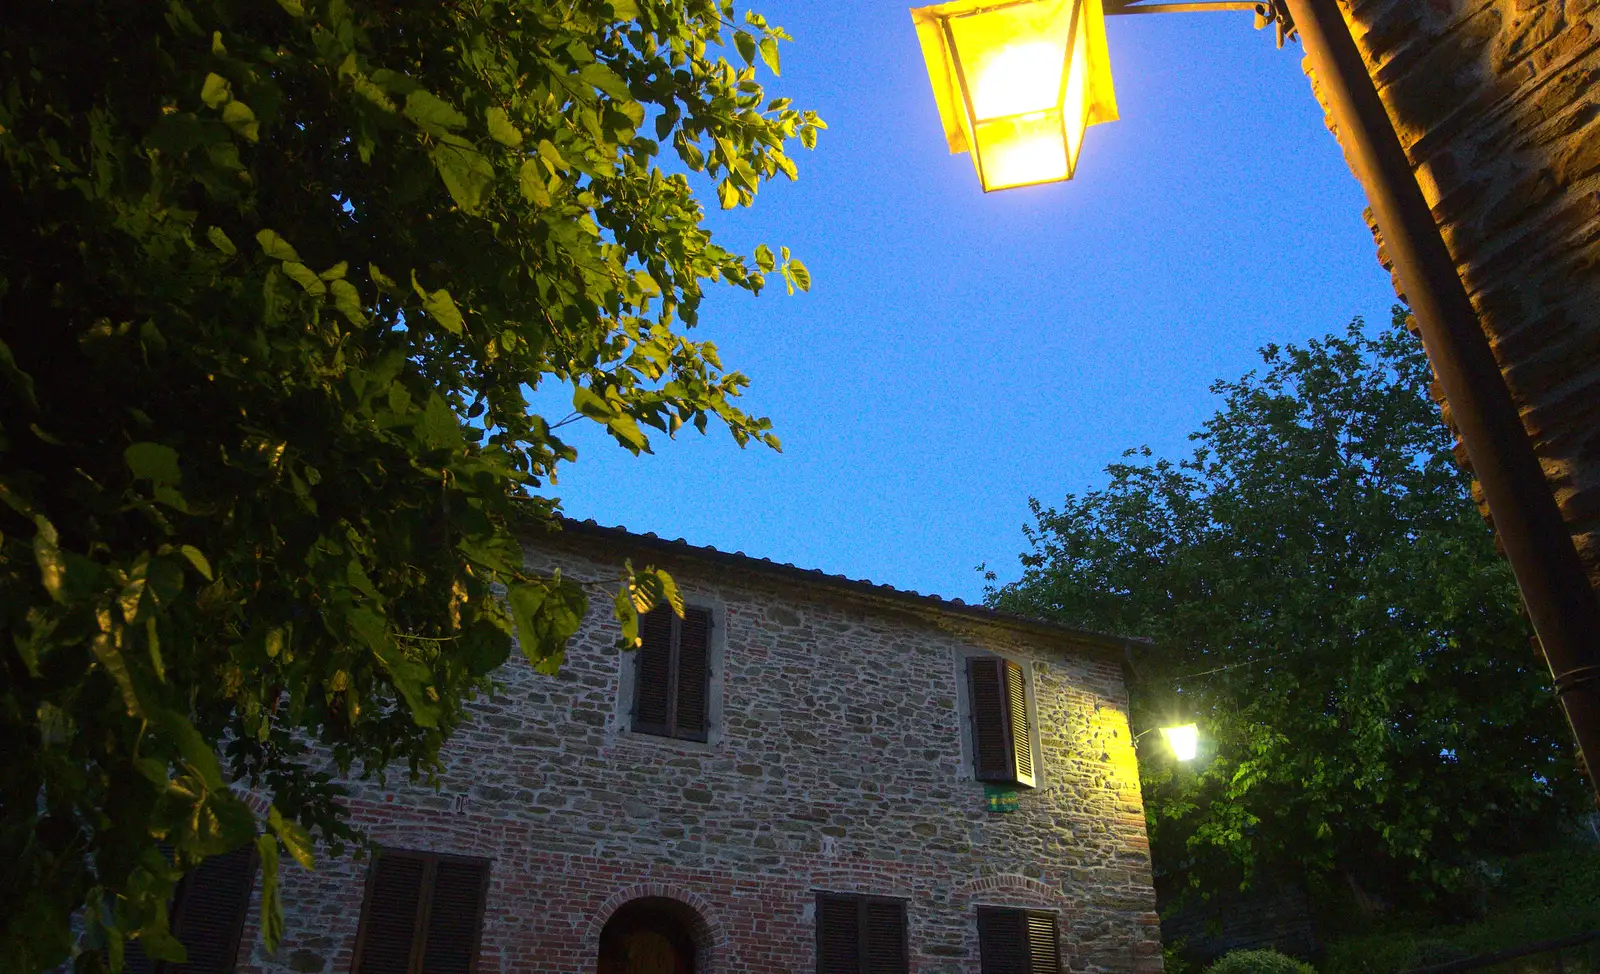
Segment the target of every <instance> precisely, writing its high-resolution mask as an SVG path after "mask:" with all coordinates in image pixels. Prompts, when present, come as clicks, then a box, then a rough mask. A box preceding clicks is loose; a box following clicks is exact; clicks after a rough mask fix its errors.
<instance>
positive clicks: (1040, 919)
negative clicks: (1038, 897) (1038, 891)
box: [1028, 910, 1061, 974]
mask: <svg viewBox="0 0 1600 974" xmlns="http://www.w3.org/2000/svg"><path fill="white" fill-rule="evenodd" d="M1028 956H1029V958H1030V959H1031V960H1032V961H1033V968H1032V971H1031V972H1030V974H1059V972H1060V970H1061V938H1060V936H1059V935H1058V934H1057V933H1056V915H1055V914H1054V913H1046V912H1044V911H1043V910H1029V911H1028Z"/></svg>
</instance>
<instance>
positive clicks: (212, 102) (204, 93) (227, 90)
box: [200, 73, 233, 108]
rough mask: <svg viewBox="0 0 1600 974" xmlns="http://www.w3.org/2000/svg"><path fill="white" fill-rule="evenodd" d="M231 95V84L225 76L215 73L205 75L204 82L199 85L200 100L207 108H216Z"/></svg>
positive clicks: (224, 102)
mask: <svg viewBox="0 0 1600 974" xmlns="http://www.w3.org/2000/svg"><path fill="white" fill-rule="evenodd" d="M232 97H233V86H232V85H230V84H229V83H228V79H227V78H224V77H223V76H222V75H220V74H215V73H213V74H208V75H206V80H205V83H204V84H203V85H201V86H200V100H201V101H203V102H205V103H206V107H207V108H217V107H219V106H221V105H223V104H226V103H227V102H228V100H229V99H231V98H232Z"/></svg>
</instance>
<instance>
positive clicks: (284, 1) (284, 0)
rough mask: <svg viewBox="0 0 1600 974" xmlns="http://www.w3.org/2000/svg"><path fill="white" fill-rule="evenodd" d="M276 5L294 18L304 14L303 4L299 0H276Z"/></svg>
mask: <svg viewBox="0 0 1600 974" xmlns="http://www.w3.org/2000/svg"><path fill="white" fill-rule="evenodd" d="M278 6H280V7H282V8H283V9H284V10H285V11H287V12H288V14H289V16H291V17H294V18H296V19H298V18H301V17H304V16H305V15H306V8H305V5H304V4H302V3H301V2H300V0H278Z"/></svg>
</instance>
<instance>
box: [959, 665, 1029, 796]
mask: <svg viewBox="0 0 1600 974" xmlns="http://www.w3.org/2000/svg"><path fill="white" fill-rule="evenodd" d="M967 690H968V696H969V698H970V702H971V710H972V764H973V771H974V774H975V776H976V777H977V779H978V780H979V781H991V782H995V783H998V784H1010V785H1024V786H1026V787H1029V788H1032V787H1034V785H1035V784H1037V782H1038V777H1037V775H1036V773H1035V768H1034V765H1035V761H1034V754H1033V734H1032V729H1031V728H1030V726H1029V724H1028V691H1027V682H1026V677H1025V675H1024V674H1023V672H1022V667H1020V666H1018V665H1017V664H1015V663H1013V662H1011V661H1010V660H1008V659H1003V658H1001V657H999V656H973V657H969V658H968V659H967Z"/></svg>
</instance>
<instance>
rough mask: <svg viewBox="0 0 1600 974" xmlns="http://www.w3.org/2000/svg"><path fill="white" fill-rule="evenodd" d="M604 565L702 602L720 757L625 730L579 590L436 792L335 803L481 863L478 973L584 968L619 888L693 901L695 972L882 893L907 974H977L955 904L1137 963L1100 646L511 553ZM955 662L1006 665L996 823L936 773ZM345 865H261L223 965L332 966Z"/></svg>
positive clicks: (867, 602) (1121, 752)
mask: <svg viewBox="0 0 1600 974" xmlns="http://www.w3.org/2000/svg"><path fill="white" fill-rule="evenodd" d="M570 533H571V532H568V534H570ZM626 554H631V555H632V557H633V560H634V564H635V565H643V564H646V563H651V564H656V565H660V566H662V567H666V568H668V569H669V570H671V571H672V572H673V574H674V576H675V577H676V578H677V579H678V582H679V584H680V586H681V587H682V589H683V591H684V593H685V595H686V596H687V597H688V598H689V600H690V601H691V602H697V603H700V604H709V605H714V606H716V607H717V615H718V624H719V625H722V626H724V627H725V628H724V632H723V637H722V638H723V639H724V640H725V645H724V647H723V652H724V654H725V658H724V672H723V673H722V674H721V689H722V694H723V723H724V726H723V728H722V733H721V735H720V739H718V736H717V735H713V743H711V744H708V745H697V744H693V743H688V742H679V741H669V740H666V739H662V738H652V737H647V736H643V735H636V734H633V733H631V732H630V731H628V730H627V729H626V727H627V708H626V707H625V706H619V703H618V700H617V696H618V693H617V690H618V684H619V673H620V671H621V669H622V666H621V664H622V659H621V655H622V654H620V653H619V652H618V651H617V650H616V649H614V648H613V644H614V640H615V639H616V636H617V631H616V626H615V622H614V621H613V620H612V619H611V618H610V606H609V598H603V597H602V598H595V599H594V602H595V606H594V607H593V608H592V609H591V611H590V613H589V617H588V619H587V620H586V622H585V626H584V629H583V631H582V632H581V633H580V635H579V636H578V637H577V638H576V639H575V640H574V645H573V646H572V647H571V649H570V651H569V653H568V656H567V660H566V664H565V665H564V666H563V668H562V670H561V673H560V675H559V676H557V677H546V676H541V675H539V674H537V673H535V672H534V671H533V670H532V668H531V667H529V666H527V665H526V664H525V663H524V662H523V661H522V660H521V659H520V658H515V659H514V660H513V661H512V662H511V663H510V664H509V665H508V666H507V667H505V669H504V670H503V671H502V672H501V673H500V674H499V676H498V679H499V681H500V683H501V689H500V691H499V692H497V693H496V694H495V695H494V697H493V699H491V700H486V701H482V702H481V703H480V704H478V705H477V706H476V707H475V709H474V717H473V719H472V720H471V721H470V722H469V723H468V724H467V725H465V726H464V727H463V728H462V729H461V730H460V732H459V733H458V735H457V736H456V738H455V739H453V740H452V742H451V744H450V746H449V749H448V751H447V755H448V757H447V761H448V770H447V771H446V772H445V774H444V775H443V778H442V781H441V782H440V787H439V789H438V790H437V791H434V790H432V789H429V788H425V787H419V786H414V785H410V784H407V783H405V782H403V781H402V780H397V779H396V778H391V779H390V781H389V782H388V783H387V784H386V785H382V786H380V785H378V784H376V783H357V784H356V785H355V786H354V787H353V789H352V791H353V797H354V801H353V802H352V808H353V812H354V817H355V819H356V821H357V822H359V823H360V824H361V825H362V826H364V827H365V828H366V829H368V831H369V832H370V834H371V836H372V837H373V838H374V839H375V840H377V841H378V842H380V843H382V844H386V845H389V846H392V847H397V848H408V849H420V850H427V851H435V852H450V853H458V854H465V855H475V856H482V857H485V858H489V859H492V860H493V866H492V873H491V880H490V892H489V900H488V907H487V913H486V921H485V928H484V935H483V949H482V953H481V960H480V968H479V969H480V971H484V972H501V971H503V972H513V971H514V972H530V974H532V972H549V974H557V972H568V974H570V972H579V971H593V970H594V969H595V960H596V950H597V945H598V941H599V935H600V929H601V927H602V926H603V924H604V922H605V920H606V918H607V917H608V916H609V915H610V913H611V912H612V911H614V910H615V909H616V908H617V907H619V906H620V905H622V904H623V903H625V902H627V901H628V900H631V899H634V898H636V897H638V896H644V895H665V896H670V897H673V898H676V899H678V900H680V901H682V902H685V903H687V904H688V905H690V906H691V907H693V908H694V910H695V911H696V913H697V914H698V916H699V917H700V920H701V921H703V922H702V924H701V925H700V929H698V930H697V931H695V936H696V939H697V941H698V942H699V946H700V953H701V963H702V967H701V968H700V969H701V970H702V971H714V972H716V974H731V972H747V971H748V972H754V971H761V972H797V974H798V972H805V971H811V970H813V969H814V964H815V960H814V957H813V950H814V936H815V932H814V927H813V924H812V913H813V910H814V897H815V891H817V890H832V891H844V892H863V893H873V894H882V895H890V896H897V897H903V898H905V899H906V900H908V901H909V909H908V917H909V942H910V951H911V963H912V970H914V971H918V972H923V974H955V972H976V971H977V970H978V964H977V950H976V937H977V932H976V919H975V907H976V906H977V905H978V904H987V905H1005V906H1032V907H1043V908H1048V909H1053V910H1056V911H1058V913H1059V915H1060V922H1061V932H1062V941H1063V944H1062V946H1063V951H1064V956H1065V957H1066V958H1067V968H1068V969H1069V970H1072V971H1129V972H1131V971H1159V970H1160V969H1161V956H1160V934H1159V926H1158V921H1157V918H1156V914H1155V898H1154V894H1153V892H1152V890H1151V883H1150V867H1149V859H1148V844H1147V842H1146V839H1145V831H1144V817H1143V807H1142V802H1141V799H1140V794H1139V786H1138V779H1137V774H1136V770H1135V766H1134V760H1133V749H1132V746H1131V742H1130V740H1129V738H1128V729H1127V721H1126V716H1125V714H1126V693H1125V689H1124V686H1123V682H1122V673H1121V668H1120V662H1119V660H1118V658H1117V657H1116V656H1115V655H1114V654H1112V653H1110V652H1108V651H1107V650H1106V649H1105V648H1104V647H1099V648H1096V647H1095V646H1092V645H1088V644H1085V645H1081V646H1080V645H1075V644H1074V643H1073V641H1072V639H1071V638H1070V636H1069V635H1062V634H1058V635H1053V636H1051V635H1043V634H1040V633H1039V632H1037V631H1035V630H1030V629H1028V628H1026V627H1014V626H1007V625H1004V624H998V623H993V622H986V621H984V620H981V619H975V618H971V617H966V616H962V615H961V614H959V613H952V612H941V611H938V610H937V609H927V610H924V609H923V608H918V607H917V606H910V607H906V606H904V605H902V604H889V603H887V602H885V601H883V600H874V599H872V598H870V597H864V596H861V595H860V594H859V593H850V592H844V591H842V590H840V589H839V587H837V586H832V585H830V584H828V583H826V582H821V583H818V584H796V583H795V582H794V581H793V580H792V579H784V578H774V577H772V576H771V574H770V573H769V572H766V571H764V570H762V569H761V568H760V567H759V564H758V563H755V562H753V561H752V562H750V566H751V567H750V569H749V570H744V571H741V570H739V569H738V568H737V567H735V566H730V565H728V564H725V563H718V564H713V563H709V562H706V561H703V560H700V559H697V558H695V557H691V556H688V555H685V556H683V557H672V556H663V555H662V553H661V552H659V551H657V552H653V553H652V552H639V551H634V552H631V553H630V552H626V551H623V550H618V549H616V548H615V547H614V546H612V547H604V548H601V547H597V546H596V544H595V542H594V541H593V540H592V539H591V540H584V539H582V538H579V537H568V538H566V539H565V540H563V541H561V542H559V543H547V544H545V545H544V546H543V547H542V548H540V549H538V550H533V549H530V551H529V563H530V566H532V567H534V568H536V569H540V570H549V569H552V568H555V567H558V566H559V567H561V569H562V571H563V574H564V575H566V576H567V577H571V578H577V579H594V580H600V579H614V578H616V576H617V566H618V565H619V564H620V562H621V559H622V557H624V555H626ZM973 649H985V650H992V651H999V652H1004V653H1007V654H1009V655H1011V656H1012V657H1013V658H1016V659H1019V660H1030V661H1032V665H1033V675H1034V696H1035V700H1036V703H1037V708H1038V712H1039V713H1038V717H1039V725H1040V729H1041V735H1040V736H1041V745H1042V752H1041V753H1042V762H1041V770H1042V774H1043V780H1042V782H1041V785H1042V787H1040V788H1039V789H1037V790H1035V791H1032V792H1025V793H1024V794H1023V795H1022V798H1021V801H1020V807H1019V808H1018V810H1017V811H1015V812H1011V813H1002V814H997V813H994V812H990V811H987V810H986V809H985V805H984V798H983V786H982V785H981V784H979V783H977V782H975V781H973V780H971V778H970V772H969V771H967V770H966V764H965V762H964V758H963V745H962V735H963V729H962V726H961V718H960V716H959V714H958V709H959V708H958V707H957V700H956V698H957V693H958V680H957V659H958V657H959V654H960V653H962V652H969V651H971V650H973ZM459 796H465V799H464V802H463V801H461V799H460V798H459ZM364 869H365V867H364V864H362V863H358V862H355V861H352V860H348V859H346V860H341V861H324V862H322V863H320V864H319V867H318V869H317V871H316V872H315V873H314V874H306V873H304V872H302V871H300V870H299V869H298V868H296V867H294V866H292V865H288V864H287V863H286V866H285V869H284V902H285V911H286V935H285V938H284V942H283V946H282V948H281V949H280V950H279V952H278V954H277V955H276V956H275V957H267V956H265V955H264V954H263V953H262V952H261V950H260V949H259V947H251V948H249V949H248V950H247V954H248V957H247V963H245V964H244V965H243V966H242V969H243V970H246V971H251V972H281V971H299V972H306V974H311V972H339V971H346V970H349V966H350V961H351V954H352V951H353V948H354V942H355V936H356V929H357V924H358V919H359V913H360V906H361V897H362V891H363V882H364ZM247 938H248V940H249V942H251V943H253V942H254V937H253V931H247Z"/></svg>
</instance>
